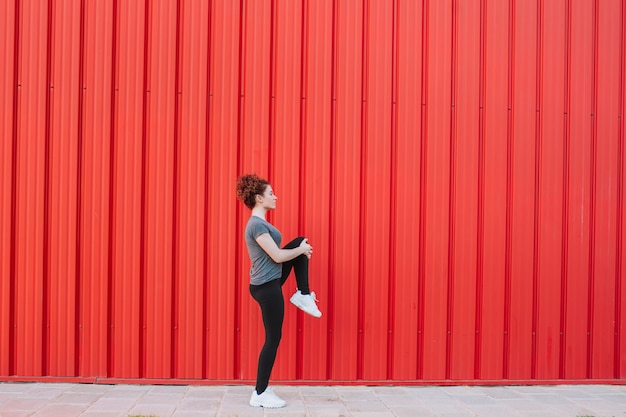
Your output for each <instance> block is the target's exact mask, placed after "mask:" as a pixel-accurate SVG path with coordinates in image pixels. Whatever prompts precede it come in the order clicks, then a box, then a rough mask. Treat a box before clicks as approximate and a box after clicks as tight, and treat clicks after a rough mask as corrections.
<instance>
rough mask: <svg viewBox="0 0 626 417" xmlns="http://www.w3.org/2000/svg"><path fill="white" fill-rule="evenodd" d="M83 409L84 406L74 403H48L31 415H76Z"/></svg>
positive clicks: (53, 416) (34, 416) (52, 416)
mask: <svg viewBox="0 0 626 417" xmlns="http://www.w3.org/2000/svg"><path fill="white" fill-rule="evenodd" d="M84 409H85V407H84V406H81V405H76V404H48V405H46V406H44V407H42V408H41V409H39V410H38V411H37V412H35V414H33V417H59V416H63V417H78V416H80V415H81V414H82V412H83V410H84Z"/></svg>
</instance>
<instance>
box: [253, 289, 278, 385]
mask: <svg viewBox="0 0 626 417" xmlns="http://www.w3.org/2000/svg"><path fill="white" fill-rule="evenodd" d="M250 294H252V297H253V298H254V299H255V300H256V301H257V302H258V303H259V306H260V307H261V314H262V316H263V326H264V327H265V344H264V345H263V348H262V349H261V353H260V354H259V364H258V369H257V377H256V378H257V379H256V392H257V393H258V394H262V393H263V392H264V391H265V389H266V388H267V385H268V384H269V380H270V374H271V373H272V368H273V367H274V361H275V360H276V352H277V351H278V345H279V344H280V339H281V337H282V329H283V319H284V317H285V301H284V299H283V291H282V288H281V282H280V280H277V279H275V280H272V281H270V282H267V283H265V284H262V285H250Z"/></svg>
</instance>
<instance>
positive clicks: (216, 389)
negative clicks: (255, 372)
mask: <svg viewBox="0 0 626 417" xmlns="http://www.w3.org/2000/svg"><path fill="white" fill-rule="evenodd" d="M227 391H228V388H226V387H221V386H199V387H189V390H188V391H187V393H186V394H185V397H187V398H195V397H198V398H212V399H219V400H221V399H222V398H223V397H224V394H226V392H227ZM250 392H252V391H250Z"/></svg>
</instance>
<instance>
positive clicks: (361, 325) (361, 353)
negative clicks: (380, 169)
mask: <svg viewBox="0 0 626 417" xmlns="http://www.w3.org/2000/svg"><path fill="white" fill-rule="evenodd" d="M362 1H363V10H362V15H361V21H362V24H361V120H360V122H361V123H360V125H361V126H360V127H361V131H360V134H359V137H360V138H361V155H360V175H359V179H360V183H359V191H360V193H359V194H360V198H359V255H358V257H359V275H358V288H357V292H358V315H357V317H358V318H357V328H358V329H357V331H358V333H357V340H356V343H357V357H356V361H357V367H356V379H363V372H364V366H365V346H364V344H365V335H364V332H365V255H364V254H365V241H366V240H367V223H366V221H365V219H366V211H367V207H366V202H367V194H368V193H367V189H366V187H365V186H366V184H367V177H368V175H367V169H366V162H367V107H368V106H367V104H368V103H367V102H368V90H367V81H368V80H367V79H368V66H367V64H368V59H367V58H368V51H369V1H370V0H362Z"/></svg>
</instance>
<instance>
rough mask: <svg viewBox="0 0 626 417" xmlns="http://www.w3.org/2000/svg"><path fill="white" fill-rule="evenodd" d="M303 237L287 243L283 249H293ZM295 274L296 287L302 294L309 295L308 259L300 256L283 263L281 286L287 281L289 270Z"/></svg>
mask: <svg viewBox="0 0 626 417" xmlns="http://www.w3.org/2000/svg"><path fill="white" fill-rule="evenodd" d="M303 240H304V237H302V236H300V237H297V238H295V239H294V240H292V241H291V242H289V243H287V244H286V245H285V247H284V248H283V249H293V248H297V247H298V246H300V244H301V243H302V241H303ZM292 269H293V270H294V272H295V274H296V285H297V286H298V289H299V290H300V292H301V293H302V294H310V293H311V291H310V289H309V258H307V257H306V255H300V256H298V257H297V258H294V259H292V260H290V261H287V262H283V272H282V277H281V285H282V284H284V283H285V281H287V278H288V277H289V274H290V273H291V270H292Z"/></svg>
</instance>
